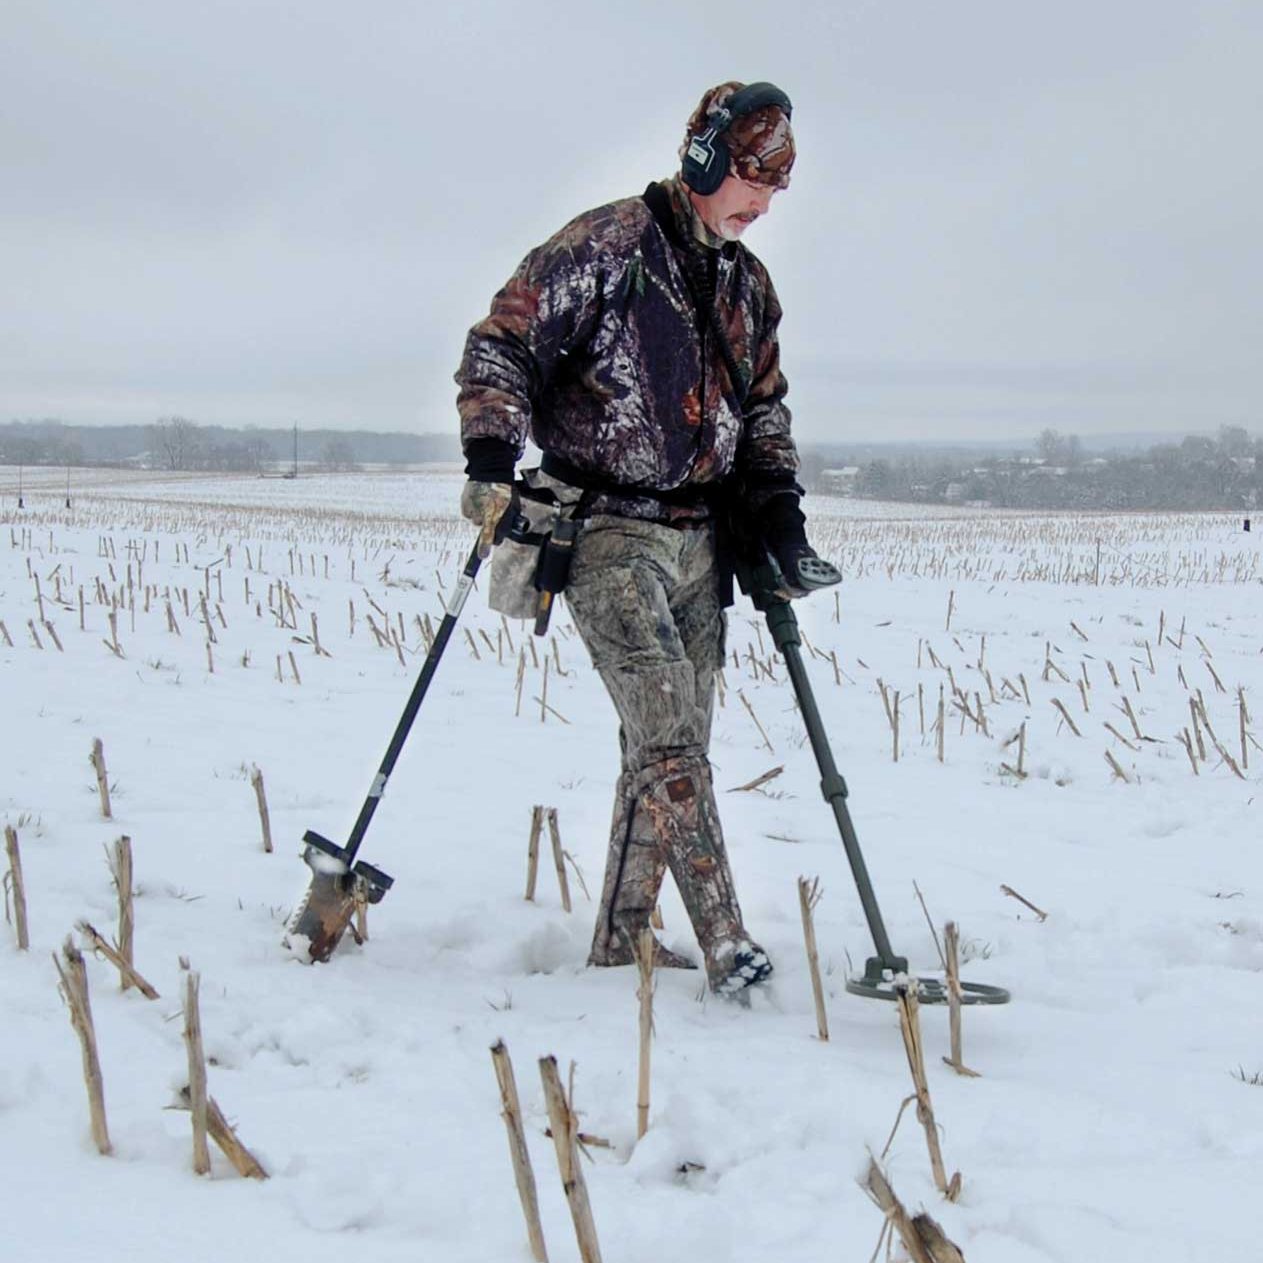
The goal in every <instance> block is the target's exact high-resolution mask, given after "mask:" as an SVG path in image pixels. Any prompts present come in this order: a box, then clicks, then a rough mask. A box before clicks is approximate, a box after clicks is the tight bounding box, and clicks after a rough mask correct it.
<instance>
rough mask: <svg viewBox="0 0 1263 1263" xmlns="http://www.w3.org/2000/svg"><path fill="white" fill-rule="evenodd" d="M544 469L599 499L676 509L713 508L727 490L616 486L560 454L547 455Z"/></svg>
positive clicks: (707, 485)
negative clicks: (615, 498)
mask: <svg viewBox="0 0 1263 1263" xmlns="http://www.w3.org/2000/svg"><path fill="white" fill-rule="evenodd" d="M539 467H540V469H542V470H543V471H544V473H546V474H548V475H549V477H551V478H558V479H560V480H561V481H562V482H568V483H569V484H570V485H571V486H572V487H579V488H580V489H582V490H583V491H589V492H592V493H593V494H595V495H607V496H621V497H624V498H631V499H641V498H643V499H646V500H656V501H658V502H659V503H660V504H665V505H669V506H671V507H674V508H690V509H691V508H701V507H702V506H707V507H713V506H714V505H715V503H716V502H717V501H718V500H719V497H720V495H721V494H722V491H723V488H722V486H721V484H720V483H717V482H692V483H685V485H684V486H682V487H671V488H669V489H666V490H663V489H661V488H659V487H638V486H634V485H632V484H631V483H625V482H615V481H614V480H613V479H611V478H605V477H602V476H601V475H600V474H595V473H592V472H591V471H590V470H587V469H580V468H579V466H578V465H573V464H571V463H570V461H568V460H566V458H565V457H564V456H558V455H557V453H556V452H545V453H544V458H543V460H541V461H540V463H539Z"/></svg>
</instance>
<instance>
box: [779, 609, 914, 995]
mask: <svg viewBox="0 0 1263 1263" xmlns="http://www.w3.org/2000/svg"><path fill="white" fill-rule="evenodd" d="M765 613H766V615H767V625H768V630H769V631H770V632H771V633H772V640H773V642H774V643H775V645H776V647H777V649H779V650H780V651H781V654H782V656H783V657H784V659H785V666H786V669H787V670H788V671H789V678H790V682H791V683H792V684H793V686H794V693H795V695H796V696H797V698H798V706H799V709H800V710H801V711H802V715H803V722H804V723H805V724H806V726H807V736H808V737H809V738H810V740H811V748H812V751H813V752H814V754H815V756H816V765H817V766H818V767H819V768H820V791H821V793H822V794H823V795H824V798H825V801H826V802H827V803H828V804H829V806H830V807H832V808H833V815H834V817H835V818H836V820H837V822H838V831H839V832H840V833H841V834H842V845H843V846H844V847H845V848H846V858H847V861H848V862H849V863H850V865H851V875H852V876H853V877H854V878H855V886H856V889H857V890H858V891H859V896H860V903H861V904H862V905H863V908H864V916H865V918H866V919H867V921H868V929H869V933H870V934H871V935H872V936H873V947H874V948H875V949H876V952H877V957H878V959H879V961H880V963H881V967H882V968H883V969H889V970H891V971H893V972H894V973H906V972H907V969H908V962H907V960H906V959H905V958H904V957H902V956H896V955H895V953H894V949H893V948H892V947H891V946H890V939H889V937H888V936H887V934H886V926H885V923H884V922H883V921H882V919H881V909H880V908H878V906H877V897H876V895H874V894H873V883H872V882H871V881H870V880H869V876H868V867H867V865H865V863H864V855H863V853H862V852H861V851H860V844H859V839H858V838H857V837H856V836H855V826H854V825H853V824H852V823H851V813H850V811H848V810H847V806H846V793H847V790H846V781H845V780H843V779H842V774H841V773H840V772H839V771H838V768H837V764H836V763H834V761H833V751H832V750H831V749H830V748H829V738H828V737H827V736H826V735H825V730H824V724H823V722H822V721H821V719H820V711H819V710H818V709H817V708H816V698H815V694H814V693H813V692H812V691H811V682H810V681H809V680H808V678H807V671H806V668H805V667H804V666H803V659H802V654H801V652H800V651H799V646H800V645H801V644H802V638H801V637H800V636H799V633H798V619H797V618H796V617H795V615H794V611H793V610H792V609H791V608H790V605H789V602H788V601H780V602H775V603H771V604H769V605H768V607H767V609H766V610H765Z"/></svg>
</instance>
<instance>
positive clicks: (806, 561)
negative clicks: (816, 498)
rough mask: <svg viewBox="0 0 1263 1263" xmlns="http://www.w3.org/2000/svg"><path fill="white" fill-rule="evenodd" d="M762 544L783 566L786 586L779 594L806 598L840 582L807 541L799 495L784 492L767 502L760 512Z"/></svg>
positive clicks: (783, 577) (836, 573)
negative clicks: (814, 592) (818, 589)
mask: <svg viewBox="0 0 1263 1263" xmlns="http://www.w3.org/2000/svg"><path fill="white" fill-rule="evenodd" d="M758 522H759V530H760V532H761V533H762V535H763V542H764V543H765V544H766V545H767V547H768V551H769V552H770V553H771V554H772V557H773V559H774V560H775V561H776V564H777V566H779V567H780V571H781V577H782V579H783V581H784V587H783V589H781V591H780V595H782V596H784V597H787V598H790V597H799V596H806V595H807V594H808V593H809V592H813V591H815V589H816V588H826V587H829V586H830V585H831V584H834V583H840V582H841V581H842V575H841V574H840V573H839V571H838V569H837V567H836V566H834V565H833V564H832V563H831V562H828V561H824V560H823V559H822V558H821V557H819V556H818V555H817V553H816V550H815V549H814V548H812V546H811V545H810V544H809V543H808V542H807V519H806V517H804V516H803V511H802V509H800V508H799V507H798V496H797V495H796V494H794V493H792V492H784V493H782V494H780V495H775V496H773V497H772V498H771V499H770V500H768V501H767V502H766V503H765V504H764V505H763V507H762V508H761V509H760V510H759V513H758Z"/></svg>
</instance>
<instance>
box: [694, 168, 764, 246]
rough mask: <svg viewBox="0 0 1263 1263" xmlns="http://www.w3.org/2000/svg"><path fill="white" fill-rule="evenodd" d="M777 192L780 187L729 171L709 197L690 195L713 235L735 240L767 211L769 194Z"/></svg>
mask: <svg viewBox="0 0 1263 1263" xmlns="http://www.w3.org/2000/svg"><path fill="white" fill-rule="evenodd" d="M777 192H779V190H778V189H775V188H773V187H772V186H771V185H768V184H754V183H752V182H751V181H749V180H740V179H738V178H737V177H736V176H735V175H728V176H725V177H724V182H723V183H722V184H721V185H720V186H719V188H717V189H716V190H715V192H713V193H711V194H710V195H709V196H708V197H703V196H702V195H701V194H700V193H693V194H691V197H692V200H693V205H694V206H695V207H696V208H697V213H698V214H699V215H700V216H701V218H702V223H704V224H705V225H706V227H707V228H709V229H710V230H711V232H713V233H714V234H715V236H716V237H722V238H723V239H724V240H725V241H736V240H738V239H739V238H740V236H741V234H742V233H743V232H745V230H746V229H747V228H749V226H750V225H751V224H752V223H754V221H755V220H756V219H758V217H759V216H760V215H766V214H767V213H768V211H769V210H770V209H771V206H772V197H773V195H774V194H775V193H777Z"/></svg>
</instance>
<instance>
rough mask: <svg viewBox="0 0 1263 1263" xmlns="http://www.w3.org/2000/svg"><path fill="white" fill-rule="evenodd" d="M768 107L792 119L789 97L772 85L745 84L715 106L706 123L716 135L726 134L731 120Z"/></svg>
mask: <svg viewBox="0 0 1263 1263" xmlns="http://www.w3.org/2000/svg"><path fill="white" fill-rule="evenodd" d="M769 105H776V106H779V107H780V108H781V109H782V110H784V111H785V117H786V118H792V117H793V113H794V107H793V104H792V103H791V102H790V99H789V97H787V96H786V95H785V93H784V92H782V91H781V90H780V88H778V87H777V86H776V85H775V84H774V83H751V84H747V85H746V86H745V87H744V88H742V89H741V90H740V91H738V92H734V93H733V94H732V96H730V97H729V98H728V99H727V101H725V102H724V103H723V105H719V106H716V107H715V108H714V109H713V110H711V111H709V112H708V113H707V115H706V121H707V122H708V123H709V124H711V126H712V127H713V128H714V129H715V132H716V134H718V133H719V132H726V131H727V130H728V128H729V127H731V126H732V123H733V120H734V119H738V118H740V117H741V116H742V115H744V114H753V113H754V111H755V110H761V109H763V108H765V107H766V106H769Z"/></svg>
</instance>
